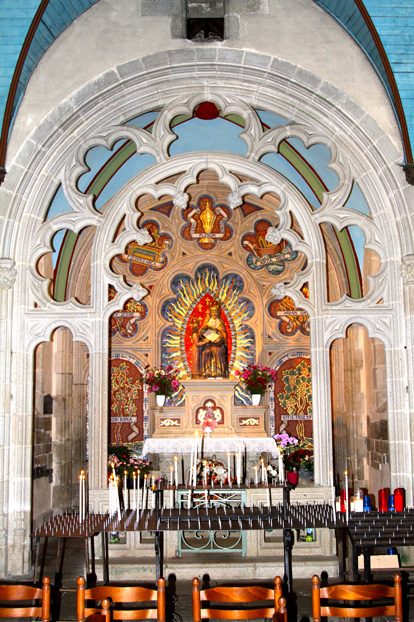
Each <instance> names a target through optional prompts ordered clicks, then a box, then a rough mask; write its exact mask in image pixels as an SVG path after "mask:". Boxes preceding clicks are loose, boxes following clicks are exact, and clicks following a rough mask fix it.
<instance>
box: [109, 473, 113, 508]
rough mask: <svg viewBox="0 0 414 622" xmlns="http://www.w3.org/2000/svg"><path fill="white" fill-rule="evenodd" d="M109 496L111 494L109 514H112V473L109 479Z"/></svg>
mask: <svg viewBox="0 0 414 622" xmlns="http://www.w3.org/2000/svg"><path fill="white" fill-rule="evenodd" d="M108 496H109V500H108V501H109V504H108V505H109V516H112V513H113V511H112V501H113V499H112V475H110V476H109V480H108Z"/></svg>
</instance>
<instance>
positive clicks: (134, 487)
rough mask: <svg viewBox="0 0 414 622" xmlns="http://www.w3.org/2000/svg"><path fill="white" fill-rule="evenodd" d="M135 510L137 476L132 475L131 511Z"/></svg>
mask: <svg viewBox="0 0 414 622" xmlns="http://www.w3.org/2000/svg"><path fill="white" fill-rule="evenodd" d="M136 509H137V474H136V473H135V471H134V472H133V474H132V511H134V510H136Z"/></svg>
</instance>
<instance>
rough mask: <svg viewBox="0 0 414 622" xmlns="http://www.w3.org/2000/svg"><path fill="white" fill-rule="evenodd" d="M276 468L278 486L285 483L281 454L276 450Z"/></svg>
mask: <svg viewBox="0 0 414 622" xmlns="http://www.w3.org/2000/svg"><path fill="white" fill-rule="evenodd" d="M277 453H278V467H279V484H284V483H285V464H284V462H283V455H282V452H281V451H280V450H279V449H278V452H277Z"/></svg>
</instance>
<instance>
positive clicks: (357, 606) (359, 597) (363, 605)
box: [312, 574, 403, 622]
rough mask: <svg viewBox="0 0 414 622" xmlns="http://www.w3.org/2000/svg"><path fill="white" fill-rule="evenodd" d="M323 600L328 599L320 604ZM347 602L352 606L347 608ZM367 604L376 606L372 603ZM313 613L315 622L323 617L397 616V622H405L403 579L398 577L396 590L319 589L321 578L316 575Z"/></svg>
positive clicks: (376, 587)
mask: <svg viewBox="0 0 414 622" xmlns="http://www.w3.org/2000/svg"><path fill="white" fill-rule="evenodd" d="M321 599H322V600H324V599H326V601H325V602H323V603H322V604H321ZM384 600H388V604H384ZM329 601H334V602H329ZM338 601H345V603H341V602H339V603H338ZM346 601H353V602H352V603H349V604H347V603H346ZM358 601H360V603H358ZM368 601H373V602H371V603H369V602H368ZM381 601H382V602H381ZM312 610H313V619H314V622H319V621H320V619H321V616H322V617H325V616H334V617H337V618H373V617H375V616H394V617H395V620H396V622H402V619H403V597H402V585H401V575H399V574H396V575H395V577H394V587H390V586H388V585H382V584H378V583H371V584H360V585H344V584H339V585H332V586H331V587H323V588H321V587H320V580H319V577H318V576H317V575H314V576H313V578H312Z"/></svg>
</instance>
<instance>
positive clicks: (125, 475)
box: [124, 471, 128, 510]
mask: <svg viewBox="0 0 414 622" xmlns="http://www.w3.org/2000/svg"><path fill="white" fill-rule="evenodd" d="M127 475H128V472H127V471H124V510H126V509H128V488H127Z"/></svg>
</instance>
